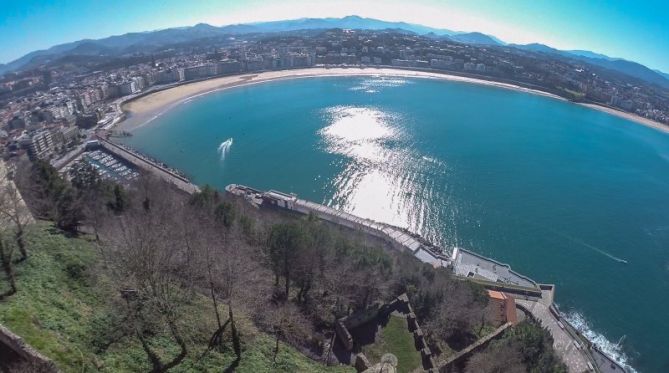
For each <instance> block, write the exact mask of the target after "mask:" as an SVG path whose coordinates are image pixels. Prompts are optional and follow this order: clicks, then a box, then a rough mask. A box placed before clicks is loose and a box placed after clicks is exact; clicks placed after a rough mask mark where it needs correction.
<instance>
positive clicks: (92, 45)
mask: <svg viewBox="0 0 669 373" xmlns="http://www.w3.org/2000/svg"><path fill="white" fill-rule="evenodd" d="M332 28H347V29H366V30H385V29H393V30H397V31H404V32H409V33H415V34H419V35H425V36H428V37H438V38H446V39H450V40H452V41H455V42H459V43H465V44H477V45H492V46H509V47H513V48H517V49H521V50H526V51H531V52H535V53H543V54H549V55H554V56H561V57H566V58H572V59H576V60H580V61H583V62H586V63H590V64H593V65H597V66H601V67H604V68H606V69H610V70H614V71H617V72H621V73H624V74H627V75H629V76H632V77H635V78H638V79H642V80H644V81H647V82H649V83H654V84H657V85H660V86H663V87H665V88H669V74H667V73H663V72H661V71H657V70H651V69H649V68H648V67H646V66H644V65H642V64H639V63H636V62H633V61H628V60H624V59H622V58H613V57H609V56H606V55H603V54H599V53H595V52H591V51H585V50H559V49H555V48H552V47H549V46H547V45H544V44H538V43H532V44H506V43H504V42H503V41H502V40H500V39H498V38H496V37H494V36H492V35H487V34H483V33H480V32H460V31H453V30H449V29H440V28H433V27H428V26H423V25H419V24H413V23H406V22H389V21H383V20H379V19H373V18H363V17H359V16H347V17H342V18H300V19H294V20H284V21H271V22H256V23H247V24H235V25H226V26H221V27H217V26H212V25H209V24H205V23H200V24H197V25H195V26H188V27H176V28H169V29H163V30H156V31H147V32H133V33H127V34H123V35H116V36H110V37H107V38H103V39H97V40H92V39H84V40H79V41H75V42H71V43H65V44H60V45H56V46H53V47H51V48H49V49H45V50H39V51H34V52H30V53H28V54H26V55H25V56H23V57H21V58H18V59H16V60H14V61H12V62H9V63H7V64H5V65H3V64H0V74H4V73H6V72H12V71H16V70H21V69H27V68H33V67H36V66H39V65H41V64H45V63H48V62H49V61H52V60H55V59H59V58H62V57H65V56H73V55H79V56H105V55H116V54H127V53H133V52H140V51H151V50H156V49H158V48H160V47H163V46H167V45H170V44H176V43H186V42H191V41H195V40H199V39H206V38H212V37H221V36H226V35H228V36H231V35H240V34H251V33H270V32H289V31H297V30H319V29H332Z"/></svg>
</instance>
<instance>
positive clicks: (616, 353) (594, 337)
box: [565, 311, 638, 373]
mask: <svg viewBox="0 0 669 373" xmlns="http://www.w3.org/2000/svg"><path fill="white" fill-rule="evenodd" d="M565 319H566V320H567V321H568V322H569V323H570V324H571V325H572V326H573V327H574V328H576V330H578V331H579V332H581V334H583V335H584V336H585V337H586V338H587V339H588V340H589V341H590V342H592V343H593V344H594V345H595V346H597V348H598V349H599V350H600V351H602V352H603V353H605V354H606V355H607V356H609V357H610V358H612V359H613V360H615V361H616V362H617V363H618V364H620V365H622V366H623V367H624V368H625V370H626V371H627V372H629V373H638V372H637V371H636V370H635V369H634V368H632V366H631V365H630V358H629V357H628V356H627V355H626V354H625V352H624V351H623V347H622V342H623V340H624V338H625V337H623V338H621V340H620V341H618V343H613V342H611V341H609V340H608V339H606V337H605V336H603V335H602V334H599V333H597V332H596V331H594V330H592V328H591V327H590V325H588V322H587V320H586V319H585V317H584V316H583V315H581V314H580V313H578V312H576V311H571V312H569V313H568V314H566V315H565Z"/></svg>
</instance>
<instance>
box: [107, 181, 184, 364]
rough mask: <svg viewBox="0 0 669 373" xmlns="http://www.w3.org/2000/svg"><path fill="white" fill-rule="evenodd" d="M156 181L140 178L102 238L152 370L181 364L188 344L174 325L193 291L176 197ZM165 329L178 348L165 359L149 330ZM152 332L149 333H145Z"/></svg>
mask: <svg viewBox="0 0 669 373" xmlns="http://www.w3.org/2000/svg"><path fill="white" fill-rule="evenodd" d="M164 188H165V186H164V185H163V184H162V183H160V182H157V181H155V180H148V181H145V182H143V184H142V185H140V186H139V188H138V191H139V192H138V193H137V196H138V198H139V199H141V200H142V201H143V202H142V204H136V206H137V208H133V209H130V210H129V211H127V212H126V213H124V214H123V215H121V216H118V217H116V218H114V219H113V221H112V224H108V225H107V226H108V229H109V231H107V232H106V237H105V239H104V242H105V248H106V250H109V251H110V252H109V254H108V255H107V256H106V257H107V258H109V261H110V263H109V267H110V269H111V270H112V273H113V275H114V277H115V278H116V280H117V282H118V284H119V290H120V291H121V294H122V295H123V298H124V300H125V305H126V313H127V320H128V323H127V324H128V325H127V326H126V328H127V329H128V330H127V331H128V333H129V334H131V335H134V336H135V337H136V338H137V339H138V340H139V341H140V343H141V345H142V348H143V349H144V352H145V353H146V355H147V357H148V360H149V361H150V363H151V366H152V371H153V372H165V371H167V370H169V369H171V368H173V367H175V366H177V365H179V364H180V363H181V362H182V361H183V359H184V358H185V357H186V354H187V346H186V343H185V340H184V338H183V336H182V333H181V331H180V330H179V327H178V321H179V319H180V318H181V317H182V313H181V308H182V306H183V305H184V304H186V303H187V302H188V301H189V299H190V297H191V296H192V291H191V289H187V288H185V282H184V281H183V277H182V275H181V274H182V272H181V271H183V268H182V267H183V265H184V263H185V260H184V257H185V245H184V238H183V236H182V231H181V230H180V229H179V226H180V221H179V218H180V217H179V214H178V213H177V212H178V211H180V210H181V207H180V202H181V201H179V199H178V198H176V196H175V195H174V194H173V193H169V192H168V193H166V192H165V189H164ZM163 329H167V330H168V331H169V335H170V336H171V338H172V340H173V341H174V342H175V343H176V344H177V345H178V347H179V352H178V353H177V354H176V355H174V356H172V357H170V358H169V359H168V361H167V362H165V361H163V358H162V357H161V356H160V355H159V354H158V353H157V352H156V351H155V350H154V348H153V347H152V346H151V342H150V338H149V337H148V335H150V334H152V333H158V332H159V331H160V330H163ZM148 331H152V332H151V333H147V332H148Z"/></svg>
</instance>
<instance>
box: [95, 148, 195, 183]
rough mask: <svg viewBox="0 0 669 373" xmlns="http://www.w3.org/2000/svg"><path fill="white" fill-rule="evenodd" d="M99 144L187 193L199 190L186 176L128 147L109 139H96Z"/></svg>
mask: <svg viewBox="0 0 669 373" xmlns="http://www.w3.org/2000/svg"><path fill="white" fill-rule="evenodd" d="M98 142H99V143H100V146H101V147H102V148H104V150H105V151H107V152H109V153H111V154H113V155H115V156H117V157H119V158H121V159H124V160H126V161H128V162H129V163H130V164H132V165H133V166H135V167H137V168H138V169H140V170H143V171H146V172H149V173H151V174H153V175H155V176H158V177H159V178H161V179H162V180H164V181H165V182H167V183H169V184H171V185H174V187H176V188H177V189H179V190H181V191H183V192H185V193H188V194H193V193H197V192H199V191H200V188H198V187H197V186H196V185H195V184H193V183H191V182H190V180H188V179H187V178H185V177H183V176H181V175H177V174H176V173H174V172H173V171H171V170H169V169H167V168H165V167H163V166H161V165H159V164H157V163H156V162H154V161H152V160H150V159H147V158H146V157H144V156H142V155H140V154H137V153H135V152H133V151H131V150H130V149H126V148H124V147H122V146H120V145H117V144H114V143H113V142H111V141H108V140H105V139H98Z"/></svg>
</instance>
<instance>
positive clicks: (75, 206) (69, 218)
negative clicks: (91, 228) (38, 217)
mask: <svg viewBox="0 0 669 373" xmlns="http://www.w3.org/2000/svg"><path fill="white" fill-rule="evenodd" d="M53 218H54V220H55V222H56V225H57V226H58V228H60V229H62V230H64V231H66V232H70V233H76V232H77V229H78V228H79V225H80V224H81V221H82V220H84V213H83V211H82V209H81V205H80V203H79V199H78V197H77V194H76V191H75V190H74V189H72V188H71V187H65V188H64V189H63V191H62V192H61V193H60V195H58V196H57V199H56V210H55V214H54V217H53Z"/></svg>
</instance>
